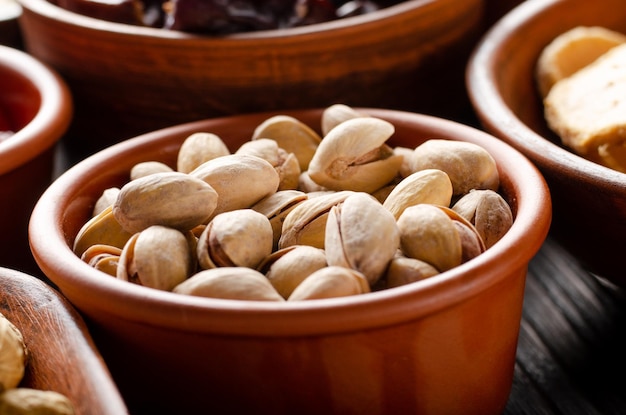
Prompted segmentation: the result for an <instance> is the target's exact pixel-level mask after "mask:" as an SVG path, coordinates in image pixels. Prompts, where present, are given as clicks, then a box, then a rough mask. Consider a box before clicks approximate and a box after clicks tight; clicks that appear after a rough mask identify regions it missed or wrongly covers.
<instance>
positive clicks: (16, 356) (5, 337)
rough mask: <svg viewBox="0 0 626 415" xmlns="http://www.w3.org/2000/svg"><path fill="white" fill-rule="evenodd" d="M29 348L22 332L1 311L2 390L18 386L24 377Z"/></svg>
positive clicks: (0, 387)
mask: <svg viewBox="0 0 626 415" xmlns="http://www.w3.org/2000/svg"><path fill="white" fill-rule="evenodd" d="M27 359H28V349H27V348H26V344H25V343H24V337H23V336H22V332H21V331H20V330H19V329H18V328H17V327H16V326H15V325H14V324H13V323H12V322H11V321H10V320H9V319H8V318H6V316H5V315H4V314H2V313H0V390H6V389H11V388H16V387H17V386H18V385H19V383H20V382H21V381H22V378H23V377H24V371H25V369H26V362H27Z"/></svg>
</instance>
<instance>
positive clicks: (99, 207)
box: [92, 187, 120, 216]
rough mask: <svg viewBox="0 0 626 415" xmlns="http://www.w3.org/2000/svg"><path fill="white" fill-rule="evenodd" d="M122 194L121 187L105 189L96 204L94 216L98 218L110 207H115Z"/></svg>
mask: <svg viewBox="0 0 626 415" xmlns="http://www.w3.org/2000/svg"><path fill="white" fill-rule="evenodd" d="M119 193H120V189H119V187H110V188H108V189H105V190H104V191H103V192H102V194H101V195H100V197H99V198H98V200H96V204H95V205H94V207H93V214H92V216H97V215H99V214H100V213H102V212H103V211H104V210H105V209H106V208H108V207H109V206H113V203H114V202H115V199H117V195H118V194H119Z"/></svg>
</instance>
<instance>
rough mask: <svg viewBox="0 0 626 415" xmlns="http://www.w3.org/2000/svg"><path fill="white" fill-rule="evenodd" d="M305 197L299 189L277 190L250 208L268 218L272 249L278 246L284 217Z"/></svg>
mask: <svg viewBox="0 0 626 415" xmlns="http://www.w3.org/2000/svg"><path fill="white" fill-rule="evenodd" d="M306 199H307V195H306V193H304V192H301V191H299V190H279V191H277V192H276V193H273V194H271V195H269V196H268V197H266V198H265V199H262V200H260V201H259V202H258V203H256V204H254V205H253V206H252V208H251V209H252V210H255V211H257V212H259V213H262V214H263V215H265V216H266V217H267V218H268V219H269V220H270V224H271V225H272V231H273V234H274V243H273V246H274V247H273V250H276V249H277V248H278V241H279V240H280V236H281V234H282V230H283V223H284V222H285V218H286V217H287V215H288V214H289V212H291V211H292V210H293V209H295V207H296V206H298V204H299V203H300V202H303V201H305V200H306Z"/></svg>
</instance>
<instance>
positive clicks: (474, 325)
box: [30, 108, 551, 415]
mask: <svg viewBox="0 0 626 415" xmlns="http://www.w3.org/2000/svg"><path fill="white" fill-rule="evenodd" d="M358 110H360V111H363V112H367V113H369V114H371V115H374V116H378V117H381V118H384V119H387V120H389V121H390V122H392V123H393V124H394V125H395V128H396V132H395V134H394V136H393V137H392V139H391V141H390V144H391V145H394V146H396V145H402V146H407V147H411V146H412V147H415V146H417V145H418V144H419V143H421V142H423V141H424V140H426V139H428V138H433V137H439V138H448V139H456V140H461V141H468V142H473V143H477V144H479V145H482V146H484V147H485V148H486V149H487V150H488V151H489V152H490V153H491V154H492V155H493V157H494V158H495V159H496V161H497V162H498V164H499V169H500V170H499V171H500V174H501V178H502V194H503V195H504V197H505V198H506V200H507V201H508V202H509V203H510V204H511V205H512V208H513V211H514V212H515V215H516V218H515V221H514V224H513V226H512V228H511V229H510V230H509V232H508V233H507V234H506V235H505V236H504V237H503V239H501V240H500V241H499V242H498V243H496V244H495V245H494V246H492V247H491V248H490V249H489V250H488V251H486V252H485V253H483V254H482V255H480V256H479V257H477V258H475V259H473V260H472V261H469V262H467V263H465V264H464V265H462V266H459V267H457V268H455V269H453V270H451V271H448V272H446V273H443V274H441V275H439V276H437V277H433V278H432V279H429V280H426V281H423V283H419V284H413V285H406V286H403V287H398V288H393V289H388V290H384V291H379V292H375V293H370V294H364V295H361V296H353V297H344V298H339V299H337V298H336V299H326V300H316V301H308V302H301V303H297V304H296V303H288V304H286V303H280V304H278V303H274V304H268V303H264V302H252V301H250V302H245V301H236V300H216V299H207V298H194V297H191V296H183V295H181V294H174V293H170V292H164V291H159V290H154V289H150V288H146V287H142V286H138V285H133V284H130V283H128V282H124V281H122V280H117V279H115V278H113V277H109V276H107V275H106V274H103V273H101V272H100V271H96V270H95V269H93V268H91V267H90V266H88V265H87V264H86V263H83V262H81V260H80V259H79V258H78V257H77V256H76V255H74V253H73V252H72V250H71V245H72V241H73V239H74V237H75V236H76V234H77V232H78V230H79V228H80V227H81V226H82V225H83V224H84V223H85V221H86V220H87V219H88V218H89V216H90V215H91V211H92V208H93V206H94V203H95V201H96V199H97V198H98V197H99V195H100V193H101V192H102V191H103V190H104V189H105V188H108V187H110V186H114V185H115V186H120V185H122V184H123V183H125V182H126V181H127V178H128V173H129V170H130V168H131V167H132V166H133V165H134V164H135V163H137V162H139V161H148V160H158V161H162V162H165V163H167V164H169V165H170V166H173V165H175V160H176V154H177V152H178V148H179V146H180V144H181V143H182V141H183V140H184V138H185V137H187V136H188V135H189V134H190V133H192V132H196V131H209V132H213V133H215V134H217V135H219V136H220V137H222V139H224V141H225V142H226V143H227V145H228V146H229V147H230V148H231V149H236V148H237V147H238V146H239V145H240V144H242V143H243V142H245V141H247V140H249V138H250V135H251V132H252V130H253V128H254V127H255V126H257V125H259V124H260V123H261V122H262V121H263V120H265V119H267V118H268V117H269V116H270V115H274V114H275V113H259V114H248V115H242V116H235V117H225V118H216V119H209V120H205V121H199V122H194V123H187V124H183V125H179V126H175V127H171V128H168V129H163V130H159V131H156V132H152V133H149V134H146V135H143V136H140V137H137V138H134V139H130V140H127V141H125V142H123V143H119V144H117V145H114V146H112V147H109V148H107V149H105V150H103V151H101V152H98V153H97V154H95V155H93V156H91V157H89V158H87V159H85V160H83V161H82V162H80V163H79V164H77V165H75V166H74V167H72V168H71V169H69V170H68V171H66V172H65V173H64V174H63V175H62V176H60V177H59V178H58V179H57V180H56V181H55V182H54V183H53V184H52V185H51V186H50V187H49V189H48V190H47V191H46V192H45V194H44V195H43V196H42V198H41V199H40V200H39V202H38V204H37V206H36V208H35V210H34V213H33V215H32V219H31V223H30V238H31V247H32V249H33V253H34V256H35V258H36V259H37V262H38V264H39V265H40V267H41V268H42V270H43V271H44V272H45V274H46V275H47V276H48V277H49V278H50V279H51V280H52V281H53V282H54V283H55V284H57V285H58V286H59V288H60V290H61V292H62V293H63V294H64V295H65V296H67V298H68V299H69V300H70V301H71V302H72V303H73V304H74V305H75V306H76V307H77V308H78V309H79V310H80V311H81V312H82V313H83V315H84V316H85V317H86V318H87V320H88V322H89V323H90V324H91V326H90V327H91V328H92V330H93V335H94V338H95V339H96V344H98V347H99V348H100V350H101V351H102V353H103V355H104V357H105V360H106V361H107V363H108V364H109V367H110V368H111V371H112V373H113V376H114V379H115V380H116V381H117V384H118V386H119V387H120V390H121V391H122V395H123V396H124V397H125V399H126V402H127V404H128V405H129V408H130V409H131V412H134V413H154V411H155V410H157V409H170V413H174V412H177V413H197V412H198V411H199V410H200V409H203V410H204V409H206V408H211V409H212V410H215V411H216V412H220V411H222V412H224V411H228V412H229V413H268V414H293V413H299V414H309V413H310V414H321V413H367V414H396V413H397V414H400V413H403V414H404V413H411V414H441V413H459V414H461V413H462V414H466V415H467V414H481V415H484V414H498V413H500V412H501V411H502V410H503V408H504V405H505V403H506V401H507V397H508V394H509V391H510V388H511V384H512V378H513V367H514V359H515V352H516V345H517V337H518V332H519V326H520V318H521V310H522V301H523V297H524V283H525V277H526V269H527V265H528V262H529V260H530V259H531V258H532V257H533V255H534V254H535V253H536V252H537V251H538V249H539V247H540V245H541V244H542V242H543V241H544V238H545V237H546V234H547V231H548V228H549V224H550V215H551V210H550V199H549V193H548V190H547V187H546V185H545V182H544V180H543V178H542V177H541V175H540V174H538V171H537V170H536V169H535V167H534V166H533V165H532V164H531V163H530V162H529V161H528V160H527V159H526V158H525V157H523V156H521V155H520V154H519V153H518V152H517V151H515V150H513V149H512V148H511V147H509V146H508V145H506V144H504V143H502V142H501V141H499V140H496V139H495V138H493V137H491V136H489V135H488V134H486V133H484V132H481V131H480V130H477V129H474V128H472V127H469V126H466V125H463V124H460V123H455V122H452V121H448V120H444V119H441V118H435V117H430V116H425V115H419V114H414V113H408V112H401V111H391V110H377V109H368V108H358ZM281 113H284V114H289V115H292V116H294V117H296V118H298V119H300V120H302V121H303V122H305V123H307V124H309V125H310V126H312V127H313V128H316V129H317V130H318V132H319V128H317V127H318V126H319V124H320V115H321V111H320V110H302V111H285V112H281ZM135 411H137V412H135ZM166 412H167V411H166Z"/></svg>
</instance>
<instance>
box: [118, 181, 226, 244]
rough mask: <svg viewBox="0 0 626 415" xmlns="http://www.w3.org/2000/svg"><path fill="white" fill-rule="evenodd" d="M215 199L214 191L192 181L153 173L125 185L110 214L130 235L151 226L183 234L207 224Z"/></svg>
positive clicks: (215, 202)
mask: <svg viewBox="0 0 626 415" xmlns="http://www.w3.org/2000/svg"><path fill="white" fill-rule="evenodd" d="M217 198H218V194H217V192H216V191H215V189H213V188H212V187H211V186H210V185H208V184H207V183H206V182H204V181H203V180H200V179H198V178H196V177H193V176H190V175H188V174H184V173H179V172H169V173H154V174H151V175H149V176H145V177H142V178H139V179H136V180H133V181H130V182H128V183H127V184H125V185H124V186H123V187H122V188H121V190H120V193H119V195H118V197H117V199H116V201H115V203H114V204H113V214H114V216H115V219H117V221H118V222H119V223H120V225H122V227H123V228H124V229H125V230H126V231H127V232H130V233H135V232H140V231H142V230H143V229H146V228H148V227H150V226H152V225H163V226H168V227H171V228H175V229H179V230H183V231H186V230H189V229H192V228H193V227H195V226H197V225H199V224H201V223H203V222H205V221H207V220H208V218H209V217H210V216H211V215H212V214H213V211H214V210H215V208H216V206H217V203H218V201H217Z"/></svg>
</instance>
